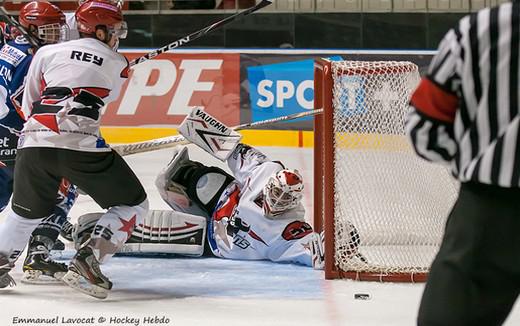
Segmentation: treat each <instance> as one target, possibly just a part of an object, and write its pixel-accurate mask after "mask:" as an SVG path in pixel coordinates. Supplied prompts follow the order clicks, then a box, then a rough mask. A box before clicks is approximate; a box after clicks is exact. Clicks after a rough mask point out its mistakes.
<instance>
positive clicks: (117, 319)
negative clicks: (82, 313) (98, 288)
mask: <svg viewBox="0 0 520 326" xmlns="http://www.w3.org/2000/svg"><path fill="white" fill-rule="evenodd" d="M11 321H12V325H20V326H49V325H60V326H72V325H89V326H102V325H103V326H104V325H115V326H142V325H162V326H164V325H173V324H171V323H170V322H171V319H170V318H168V317H166V316H159V315H156V316H144V317H142V316H141V317H129V316H106V315H104V316H97V317H95V316H90V317H64V316H54V317H43V318H39V317H20V316H14V317H12V320H11Z"/></svg>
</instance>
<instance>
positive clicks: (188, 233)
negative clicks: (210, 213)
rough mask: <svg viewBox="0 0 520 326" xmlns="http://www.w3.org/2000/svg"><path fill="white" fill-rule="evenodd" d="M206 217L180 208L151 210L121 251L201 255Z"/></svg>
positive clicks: (127, 252)
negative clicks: (175, 209)
mask: <svg viewBox="0 0 520 326" xmlns="http://www.w3.org/2000/svg"><path fill="white" fill-rule="evenodd" d="M205 238H206V219H205V218H204V217H201V216H197V215H191V214H186V213H182V212H176V211H160V210H153V211H150V212H149V214H148V216H146V218H145V221H144V223H143V224H141V225H138V226H137V227H136V228H135V229H134V231H133V232H132V236H131V237H130V239H128V241H127V242H126V243H125V245H124V246H123V248H122V249H121V250H120V251H119V253H124V254H127V255H128V254H179V255H186V256H194V257H200V256H202V254H203V253H204V243H205Z"/></svg>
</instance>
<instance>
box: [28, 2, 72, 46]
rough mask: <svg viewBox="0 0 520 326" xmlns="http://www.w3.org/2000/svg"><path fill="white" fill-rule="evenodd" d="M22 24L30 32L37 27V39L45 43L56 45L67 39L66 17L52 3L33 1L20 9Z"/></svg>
mask: <svg viewBox="0 0 520 326" xmlns="http://www.w3.org/2000/svg"><path fill="white" fill-rule="evenodd" d="M18 21H19V22H20V24H21V25H22V26H23V27H25V28H27V30H30V26H31V25H33V26H35V27H37V33H36V34H37V35H36V36H37V37H38V38H39V39H40V40H42V41H43V42H44V43H56V42H58V41H59V40H60V39H63V38H64V37H65V33H66V30H67V25H66V21H65V15H64V14H63V12H62V11H61V10H60V8H58V7H56V6H55V5H53V4H52V3H50V2H47V1H31V2H28V3H27V4H25V5H24V6H23V7H22V9H20V16H19V17H18Z"/></svg>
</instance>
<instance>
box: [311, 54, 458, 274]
mask: <svg viewBox="0 0 520 326" xmlns="http://www.w3.org/2000/svg"><path fill="white" fill-rule="evenodd" d="M419 78H420V77H419V72H418V67H417V66H416V65H415V64H413V63H411V62H394V61H388V62H386V61H385V62H376V61H373V62H368V61H337V62H330V61H328V60H323V59H319V60H316V62H315V80H314V83H315V85H314V87H315V108H323V109H324V113H323V114H322V115H319V116H317V117H316V119H315V136H314V137H315V147H314V178H315V179H314V184H315V191H314V226H315V229H316V230H318V231H320V230H322V229H323V230H325V240H326V242H325V265H326V267H325V274H326V278H340V277H344V278H353V279H359V280H378V281H392V282H422V281H425V280H426V277H427V273H428V268H429V266H430V264H431V262H432V260H433V258H434V256H435V254H436V252H437V250H438V247H439V244H440V241H441V237H442V233H443V230H444V224H445V221H446V218H447V216H448V214H449V212H450V210H451V208H452V206H453V203H454V201H455V199H456V196H457V191H458V184H457V182H456V181H455V180H454V179H453V178H452V177H451V175H450V173H449V171H448V170H447V169H446V168H444V167H442V166H439V165H434V164H431V163H428V162H426V161H424V160H422V159H420V158H418V157H417V156H416V155H415V153H414V152H413V149H412V148H411V146H410V144H409V143H408V141H407V139H406V137H405V130H404V121H405V117H406V113H407V112H408V101H409V98H410V95H411V92H412V91H413V90H414V89H415V87H416V86H417V85H418V83H419Z"/></svg>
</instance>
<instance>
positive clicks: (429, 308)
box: [418, 183, 520, 326]
mask: <svg viewBox="0 0 520 326" xmlns="http://www.w3.org/2000/svg"><path fill="white" fill-rule="evenodd" d="M519 289H520V189H519V188H500V187H496V186H488V185H482V184H477V183H464V184H462V186H461V188H460V193H459V198H458V200H457V202H456V204H455V206H454V208H453V210H452V212H451V214H450V216H449V218H448V221H447V223H446V230H445V234H444V238H443V241H442V245H441V247H440V250H439V253H438V254H437V257H436V258H435V260H434V262H433V264H432V267H431V271H430V274H429V277H428V283H427V284H426V287H425V290H424V293H423V297H422V300H421V306H420V308H419V316H418V325H420V326H433V325H439V326H440V325H442V326H451V325H453V326H455V325H456V326H463V325H468V326H469V325H471V326H475V325H501V324H502V323H503V322H504V320H505V319H506V317H507V315H508V314H509V312H510V311H511V308H512V306H513V304H514V303H515V300H516V298H517V296H518V294H519Z"/></svg>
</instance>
